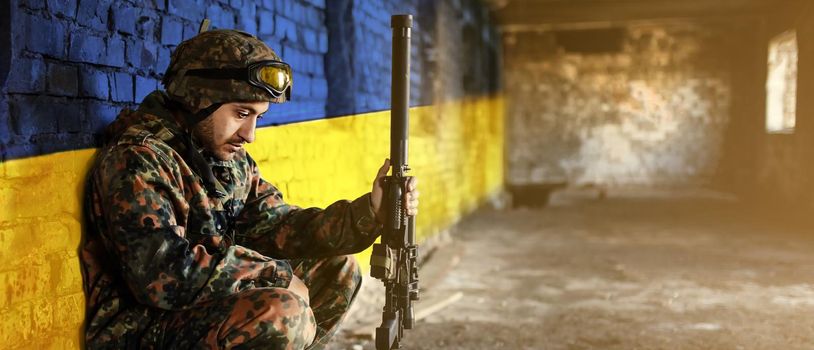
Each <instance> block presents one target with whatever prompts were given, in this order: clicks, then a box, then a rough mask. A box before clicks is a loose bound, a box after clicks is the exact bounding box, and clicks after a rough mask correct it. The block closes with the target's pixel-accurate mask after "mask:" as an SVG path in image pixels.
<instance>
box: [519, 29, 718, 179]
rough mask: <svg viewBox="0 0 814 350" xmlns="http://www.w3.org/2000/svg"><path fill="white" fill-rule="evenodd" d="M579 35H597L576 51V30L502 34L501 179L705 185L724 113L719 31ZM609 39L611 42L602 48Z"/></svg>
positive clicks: (715, 156)
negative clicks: (504, 120) (504, 172)
mask: <svg viewBox="0 0 814 350" xmlns="http://www.w3.org/2000/svg"><path fill="white" fill-rule="evenodd" d="M582 33H585V32H582ZM589 33H590V34H588V36H593V37H597V36H600V35H606V36H607V38H606V39H602V41H601V42H598V43H596V44H595V46H591V47H582V48H580V47H569V46H568V45H569V44H570V42H569V41H568V40H569V39H568V38H569V35H570V36H573V35H585V34H580V32H573V31H572V32H567V31H562V32H555V31H548V32H544V33H541V34H531V33H525V34H522V33H521V34H507V36H506V40H507V44H506V79H505V82H506V90H507V105H508V108H509V109H508V113H509V121H508V123H509V124H508V130H509V132H508V136H507V140H508V142H509V144H508V145H507V149H508V181H509V182H510V183H513V184H529V183H531V184H540V183H547V182H548V183H550V182H567V183H570V184H573V185H582V184H599V185H664V184H669V185H683V184H699V183H707V182H710V181H711V179H712V178H713V176H714V174H715V173H716V171H717V165H718V162H719V160H720V150H721V145H722V143H723V135H724V130H725V128H726V125H727V122H728V119H729V106H730V102H729V99H730V90H729V88H730V85H729V75H728V70H727V63H728V61H727V58H728V57H729V55H728V54H727V53H726V51H725V47H726V45H725V44H724V43H725V42H726V34H727V32H726V31H723V30H720V29H718V28H716V27H714V26H709V27H707V26H700V25H694V24H641V25H631V26H628V27H623V28H617V29H610V30H608V31H596V32H589ZM614 38H616V39H618V46H616V47H604V48H603V47H602V46H608V45H609V43H610V42H612V41H614ZM588 39H589V38H581V39H579V41H578V42H576V43H577V44H580V45H584V43H585V42H586V40H588ZM611 46H613V45H611ZM592 50H596V51H592Z"/></svg>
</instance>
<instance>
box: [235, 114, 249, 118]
mask: <svg viewBox="0 0 814 350" xmlns="http://www.w3.org/2000/svg"><path fill="white" fill-rule="evenodd" d="M237 116H238V117H239V118H240V119H246V118H248V117H249V113H238V114H237Z"/></svg>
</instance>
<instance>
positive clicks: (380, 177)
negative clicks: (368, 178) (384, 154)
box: [370, 159, 390, 224]
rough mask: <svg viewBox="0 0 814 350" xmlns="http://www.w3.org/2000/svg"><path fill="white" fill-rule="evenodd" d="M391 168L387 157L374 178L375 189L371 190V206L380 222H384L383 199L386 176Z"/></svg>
mask: <svg viewBox="0 0 814 350" xmlns="http://www.w3.org/2000/svg"><path fill="white" fill-rule="evenodd" d="M389 170H390V159H385V160H384V164H382V167H381V168H379V171H378V172H377V173H376V178H374V179H373V190H371V191H370V206H371V209H373V214H376V221H378V222H379V223H380V224H383V223H384V212H383V210H382V199H383V197H384V177H385V176H387V171H389Z"/></svg>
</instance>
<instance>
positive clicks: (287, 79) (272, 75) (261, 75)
mask: <svg viewBox="0 0 814 350" xmlns="http://www.w3.org/2000/svg"><path fill="white" fill-rule="evenodd" d="M186 75H187V76H197V77H202V78H209V79H235V80H243V81H246V82H248V83H249V84H251V85H252V86H256V87H259V88H261V89H263V90H266V91H267V92H268V93H269V94H270V95H271V96H272V97H274V98H277V97H280V96H282V95H283V94H285V99H286V100H291V83H292V79H291V66H289V65H288V63H285V62H282V61H260V62H255V63H252V64H250V65H248V66H247V67H246V68H198V69H190V70H188V71H186Z"/></svg>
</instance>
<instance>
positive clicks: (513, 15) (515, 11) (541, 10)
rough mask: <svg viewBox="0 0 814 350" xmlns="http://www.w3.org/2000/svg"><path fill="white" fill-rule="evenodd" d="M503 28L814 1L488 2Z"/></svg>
mask: <svg viewBox="0 0 814 350" xmlns="http://www.w3.org/2000/svg"><path fill="white" fill-rule="evenodd" d="M485 2H486V3H487V5H488V6H489V7H490V9H491V12H492V15H493V17H494V18H495V19H496V21H497V24H498V25H499V26H501V27H503V29H504V30H505V29H508V30H512V29H522V28H529V27H530V28H533V27H538V26H541V25H542V26H546V25H547V26H550V25H562V24H590V23H602V22H604V23H615V22H629V21H640V20H661V19H702V18H738V17H745V16H761V15H765V14H768V13H772V12H775V11H779V10H781V9H783V8H784V7H786V8H787V7H788V6H793V5H795V4H801V3H809V2H814V1H811V0H486V1H485Z"/></svg>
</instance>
